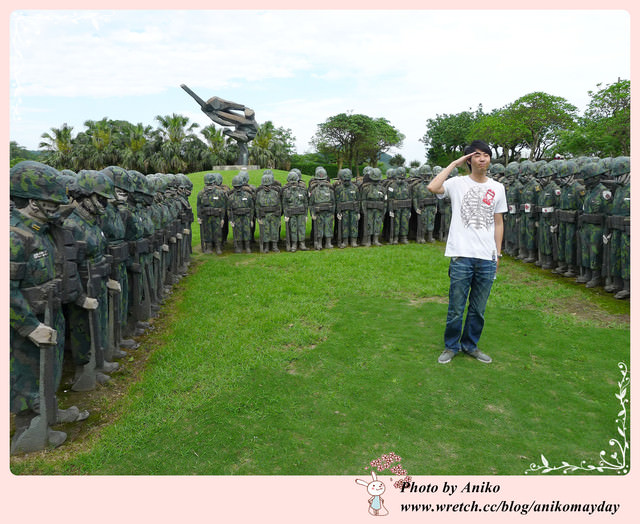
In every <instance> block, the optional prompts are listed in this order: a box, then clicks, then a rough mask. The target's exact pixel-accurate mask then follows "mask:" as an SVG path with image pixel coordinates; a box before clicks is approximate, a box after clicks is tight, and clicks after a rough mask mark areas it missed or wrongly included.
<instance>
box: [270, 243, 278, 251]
mask: <svg viewBox="0 0 640 524" xmlns="http://www.w3.org/2000/svg"><path fill="white" fill-rule="evenodd" d="M271 251H273V252H274V253H280V250H279V249H278V243H277V242H271Z"/></svg>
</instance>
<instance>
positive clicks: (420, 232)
mask: <svg viewBox="0 0 640 524" xmlns="http://www.w3.org/2000/svg"><path fill="white" fill-rule="evenodd" d="M416 204H418V206H416V216H417V220H418V223H417V224H416V241H420V242H422V241H423V240H424V220H425V219H424V217H423V215H424V213H425V211H426V210H427V208H426V207H424V209H422V210H421V211H420V213H418V210H419V209H420V201H419V200H416Z"/></svg>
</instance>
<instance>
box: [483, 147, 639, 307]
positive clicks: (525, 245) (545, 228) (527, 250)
mask: <svg viewBox="0 0 640 524" xmlns="http://www.w3.org/2000/svg"><path fill="white" fill-rule="evenodd" d="M492 171H493V173H492V176H493V177H494V178H497V179H498V180H499V181H501V182H502V183H504V185H505V188H506V191H507V203H508V207H509V210H508V213H506V214H505V234H504V252H505V253H506V254H508V255H510V256H513V257H515V258H517V259H519V260H522V261H523V262H526V263H535V264H536V265H538V266H540V267H542V268H543V269H545V270H550V271H552V272H553V273H555V274H558V275H563V276H565V277H568V278H574V279H575V281H576V282H578V283H580V284H585V285H586V287H590V288H591V287H596V286H603V287H604V289H605V291H607V292H610V293H615V295H614V296H615V298H618V299H626V298H629V297H630V294H631V288H630V282H631V280H630V279H631V273H630V253H631V249H630V248H631V182H630V176H631V164H630V158H629V157H627V156H620V157H615V158H602V159H599V158H593V157H579V158H577V159H575V160H552V161H550V162H545V161H538V162H531V161H524V162H512V163H510V164H508V165H507V166H506V168H505V167H504V166H502V165H499V164H495V165H494V166H493V167H492Z"/></svg>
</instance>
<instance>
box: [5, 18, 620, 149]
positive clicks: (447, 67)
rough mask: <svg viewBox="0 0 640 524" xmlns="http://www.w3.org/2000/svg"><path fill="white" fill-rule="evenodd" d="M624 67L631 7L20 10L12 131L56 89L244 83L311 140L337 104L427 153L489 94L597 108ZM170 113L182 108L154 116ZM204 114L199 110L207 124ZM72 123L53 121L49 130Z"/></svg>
mask: <svg viewBox="0 0 640 524" xmlns="http://www.w3.org/2000/svg"><path fill="white" fill-rule="evenodd" d="M619 76H620V77H622V78H629V76H630V21H629V17H628V14H627V13H625V12H624V11H588V10H582V11H570V12H569V11H516V10H514V11H459V10H458V11H429V10H424V11H393V10H390V11H374V10H372V11H330V10H327V11H245V10H239V11H218V10H211V11H190V10H176V11H163V10H158V11H127V10H122V11H15V12H14V13H13V14H12V16H11V63H10V81H11V97H12V100H11V104H12V116H13V117H14V118H15V117H16V115H18V114H19V115H21V120H20V121H17V122H16V121H12V135H13V133H14V129H15V132H16V134H18V133H20V125H23V124H24V125H25V129H26V124H27V119H28V118H31V117H32V116H34V114H33V113H31V112H30V111H27V110H26V107H24V106H23V107H20V105H21V104H24V105H25V106H26V105H28V106H29V107H32V108H34V109H37V107H36V104H42V106H43V107H46V106H47V104H55V103H56V100H60V99H59V98H56V97H69V98H71V99H73V100H78V101H81V100H83V99H84V97H88V98H90V99H96V103H98V104H102V103H103V102H101V101H99V100H101V99H112V98H113V97H121V99H122V100H123V106H126V107H129V106H130V105H139V106H140V109H141V110H142V107H143V105H144V103H145V102H144V98H145V97H148V96H150V95H154V94H155V95H166V97H167V100H175V98H171V95H172V93H174V91H175V90H176V89H178V86H179V85H180V84H181V83H185V84H187V85H189V86H190V87H191V88H192V89H194V91H196V93H198V94H201V96H203V97H204V98H206V97H208V96H211V95H212V94H214V93H215V94H219V93H222V92H225V93H231V94H229V95H227V96H223V97H228V98H231V99H233V100H237V101H239V102H241V103H246V104H247V105H249V106H250V107H252V108H253V109H255V110H256V116H257V118H258V120H259V121H264V120H272V121H273V122H274V123H275V124H276V125H277V126H284V127H289V128H291V129H292V130H293V132H294V135H296V137H298V149H299V150H301V151H303V150H304V149H306V148H307V147H308V146H307V144H308V140H309V139H310V138H311V136H312V135H313V133H314V132H315V129H316V126H317V124H318V123H320V122H322V121H324V120H325V119H326V118H328V117H329V116H331V115H333V114H337V113H340V112H342V111H347V110H349V109H352V110H354V111H356V112H362V113H365V114H369V115H370V116H374V117H377V116H384V117H386V118H388V119H389V120H390V121H391V123H392V124H393V125H395V126H396V127H397V128H399V129H400V131H402V132H403V133H404V134H406V135H407V140H406V146H405V148H407V149H409V150H410V151H408V152H407V153H406V154H405V156H406V157H407V158H411V159H413V158H415V157H418V156H420V158H422V157H423V154H424V147H423V146H422V144H420V143H419V142H418V141H417V139H418V138H419V137H420V136H422V135H423V134H424V131H425V122H426V120H427V118H432V117H435V115H436V114H442V113H455V112H460V111H463V110H466V109H469V108H472V109H475V108H476V107H477V106H478V104H480V103H481V104H483V107H484V108H485V110H491V109H494V108H497V107H501V106H503V105H505V104H507V103H509V102H512V101H513V100H515V99H516V98H518V97H520V96H522V95H524V94H527V93H529V92H532V91H536V90H544V91H546V92H549V93H551V94H554V95H557V96H563V97H565V98H567V99H568V100H569V101H570V102H571V103H573V104H575V105H578V106H580V109H584V105H585V104H586V102H587V101H588V97H587V91H588V90H589V89H595V88H596V83H598V82H604V83H610V82H614V81H616V80H617V78H618V77H619ZM173 96H175V95H173ZM185 96H186V95H185ZM219 96H222V95H219ZM236 96H238V97H240V98H236ZM244 96H247V97H249V98H248V99H245V98H243V97H244ZM129 97H137V98H132V99H131V100H130V99H129ZM293 100H295V103H294V102H292V101H293ZM124 101H127V104H125V103H124ZM132 101H133V102H132ZM156 101H157V98H156ZM104 103H105V104H106V102H104ZM189 103H190V102H189V101H186V100H185V106H184V107H186V106H189ZM256 104H257V105H256ZM107 107H109V106H107V105H105V108H107ZM189 109H193V108H192V107H191V106H189ZM105 110H106V109H105ZM147 111H151V109H148V110H147ZM159 112H165V113H166V112H171V111H164V110H162V111H156V112H155V113H153V114H157V113H159ZM176 112H182V113H185V111H181V109H180V108H176ZM197 114H198V117H199V119H198V120H197V121H199V122H200V121H202V119H203V118H204V122H207V120H208V119H207V118H206V116H205V115H203V114H202V113H197ZM109 116H111V115H109ZM82 118H83V117H78V120H79V121H82ZM86 118H88V117H86ZM139 118H140V117H137V116H132V117H131V120H132V121H138V120H139ZM145 123H147V124H154V122H145ZM14 124H20V125H18V126H17V127H16V126H15V125H14ZM59 125H61V123H55V122H54V123H49V122H46V123H44V121H43V123H42V126H41V129H42V130H46V129H48V128H49V127H51V126H59ZM205 125H206V124H205ZM32 128H33V127H31V129H32ZM12 139H13V138H12ZM403 154H404V153H403Z"/></svg>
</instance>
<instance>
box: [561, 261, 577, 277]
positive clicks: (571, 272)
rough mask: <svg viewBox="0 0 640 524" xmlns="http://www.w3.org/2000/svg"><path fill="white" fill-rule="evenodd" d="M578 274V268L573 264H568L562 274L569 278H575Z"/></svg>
mask: <svg viewBox="0 0 640 524" xmlns="http://www.w3.org/2000/svg"><path fill="white" fill-rule="evenodd" d="M577 275H578V274H577V273H576V268H575V266H574V265H573V264H567V271H566V272H565V273H563V274H562V276H563V277H567V278H574V277H575V276H577Z"/></svg>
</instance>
